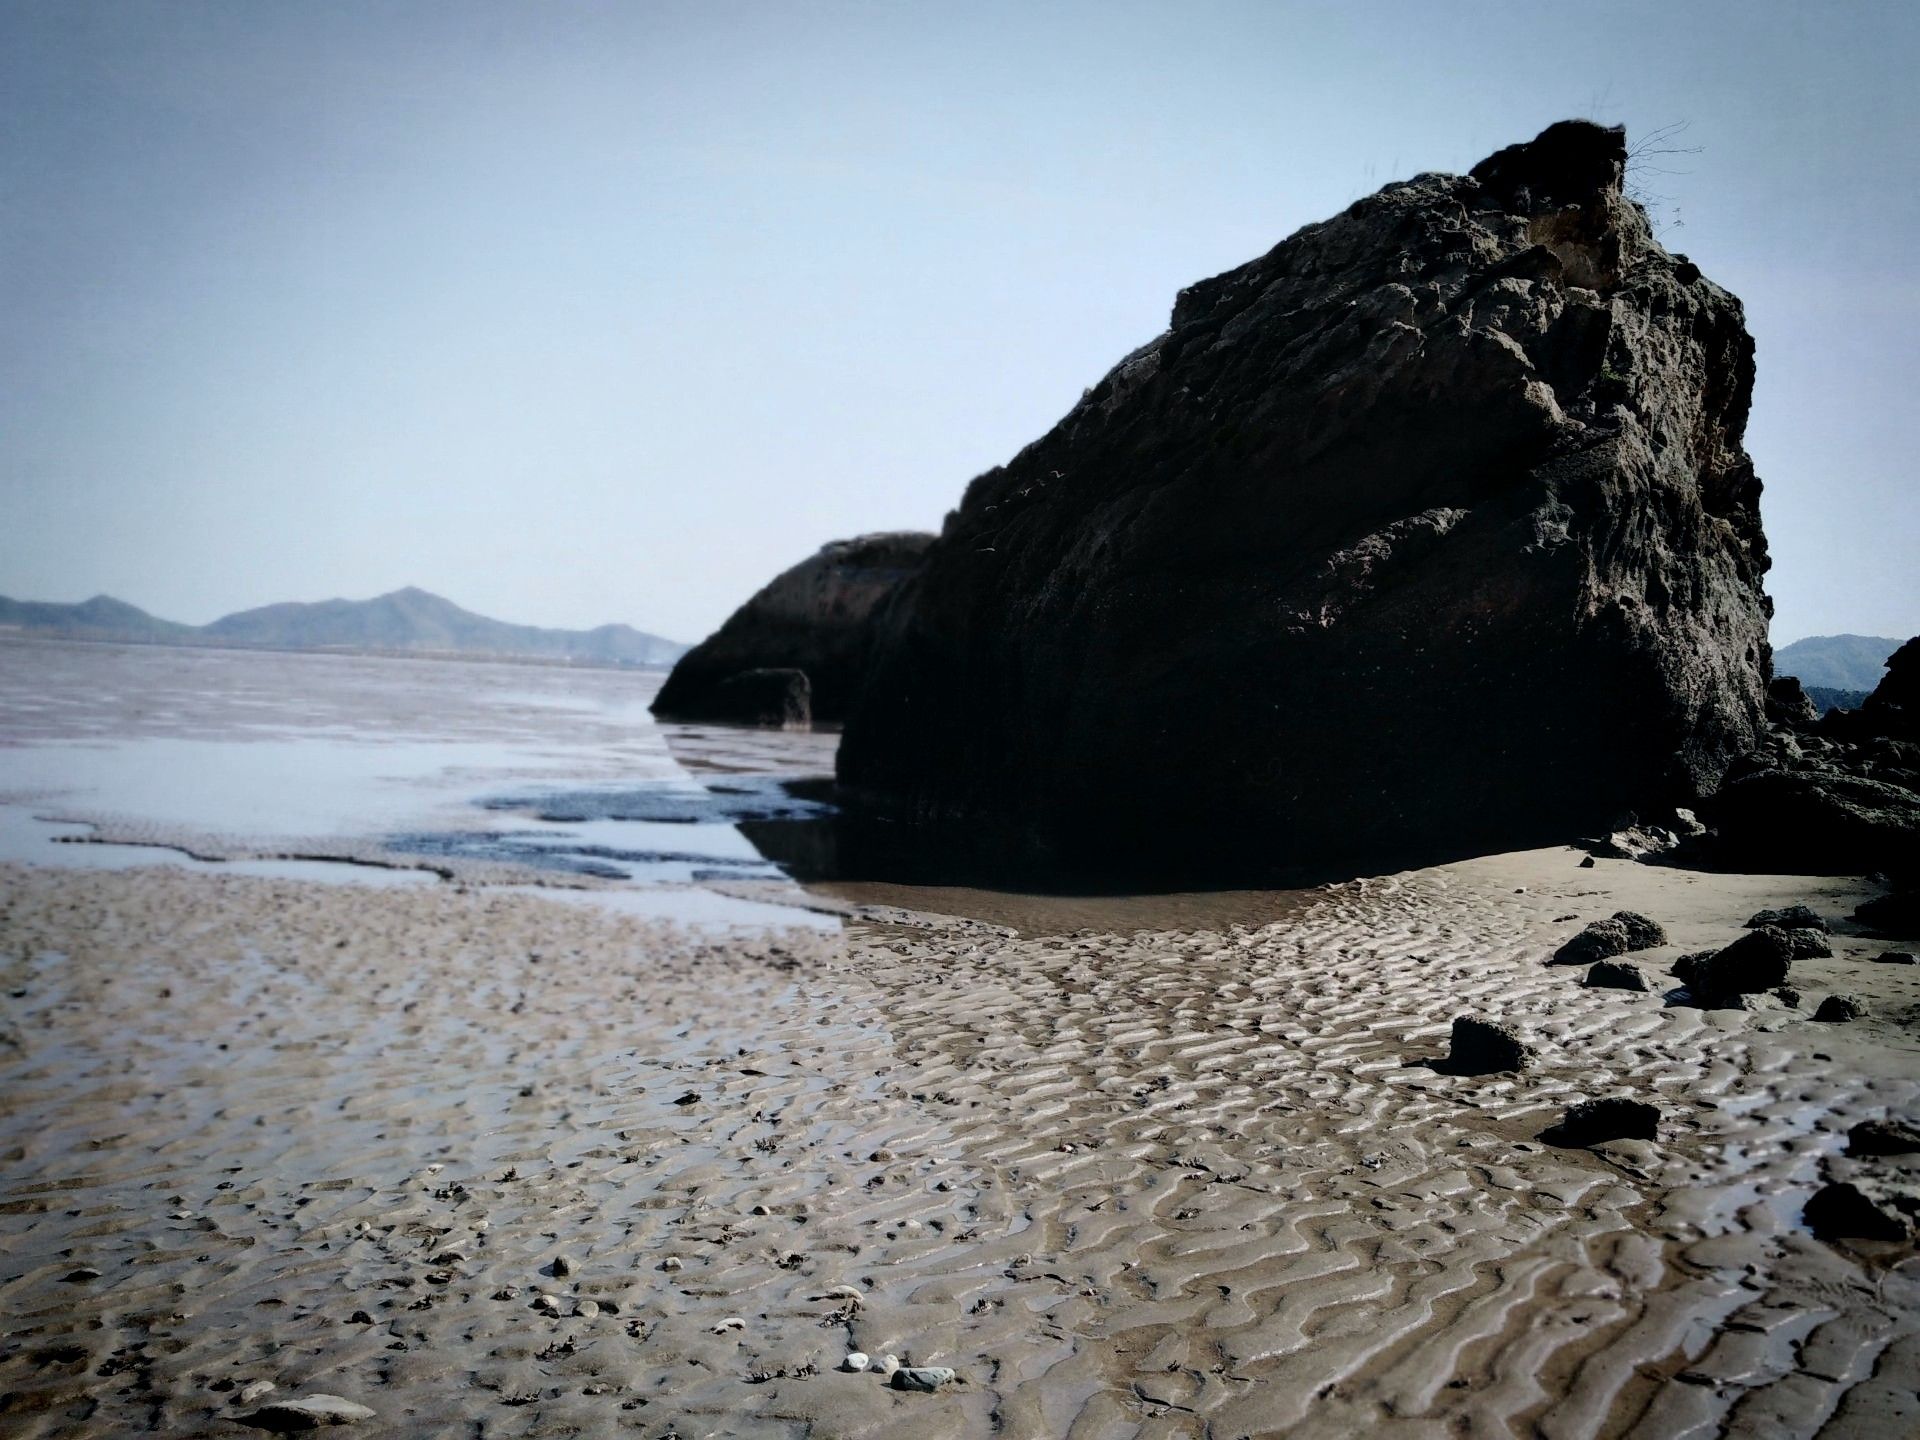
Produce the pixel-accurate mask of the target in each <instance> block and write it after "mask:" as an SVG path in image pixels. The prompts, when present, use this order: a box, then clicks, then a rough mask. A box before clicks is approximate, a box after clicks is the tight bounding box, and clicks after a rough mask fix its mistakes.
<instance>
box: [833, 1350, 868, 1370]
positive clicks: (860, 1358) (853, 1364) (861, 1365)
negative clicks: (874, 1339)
mask: <svg viewBox="0 0 1920 1440" xmlns="http://www.w3.org/2000/svg"><path fill="white" fill-rule="evenodd" d="M871 1364H873V1361H872V1360H870V1359H868V1358H867V1356H866V1354H865V1352H864V1351H860V1350H856V1351H854V1352H853V1353H852V1354H851V1355H849V1356H847V1358H846V1359H844V1360H842V1361H841V1362H840V1368H841V1369H842V1370H845V1371H846V1372H847V1373H848V1374H849V1375H858V1374H859V1373H860V1372H861V1371H862V1370H864V1369H866V1368H867V1367H868V1366H869V1365H871Z"/></svg>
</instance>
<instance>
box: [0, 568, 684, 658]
mask: <svg viewBox="0 0 1920 1440" xmlns="http://www.w3.org/2000/svg"><path fill="white" fill-rule="evenodd" d="M9 632H11V633H16V634H25V635H36V636H43V637H47V638H50V639H66V640H119V641H135V642H139V643H143V644H150V645H215V646H230V647H235V648H241V649H257V650H334V651H349V652H358V653H364V654H381V653H406V654H433V655H466V656H474V657H486V658H494V659H509V660H560V661H571V662H574V663H576V664H588V665H649V666H665V665H671V664H672V663H673V662H674V661H675V660H677V659H679V658H680V656H681V655H683V654H685V653H686V650H687V647H686V646H685V645H682V644H680V643H679V642H677V641H674V640H665V639H662V638H661V637H660V636H658V635H649V634H647V633H646V632H645V631H644V630H635V629H634V628H633V627H632V626H631V625H601V626H599V627H597V628H596V629H592V630H544V629H541V628H539V627H538V626H534V625H509V624H507V623H506V622H505V621H502V620H489V619H488V618H487V617H486V616H484V615H476V614H474V613H473V612H472V611H471V610H462V609H461V608H460V607H459V606H458V605H456V604H454V603H453V602H452V601H451V600H443V599H442V598H441V597H440V596H438V595H431V594H428V593H427V592H426V591H425V590H418V589H414V588H413V587H411V586H409V587H408V588H407V589H405V590H395V591H393V592H392V593H391V594H388V595H379V596H375V597H374V598H373V599H371V600H322V601H319V602H318V603H315V604H299V603H290V604H284V605H263V606H261V607H260V608H259V609H257V610H242V611H239V612H238V613H236V614H233V615H226V616H222V617H221V618H220V619H218V620H216V621H214V622H213V623H212V624H211V625H178V624H175V623H174V622H173V621H171V620H161V619H159V618H157V617H156V616H152V615H149V614H147V612H146V611H144V610H142V609H140V608H139V607H138V606H135V605H129V604H127V603H126V601H124V600H115V599H114V598H113V597H112V596H110V595H96V596H94V597H93V599H91V600H86V601H82V602H81V603H80V604H78V605H49V604H43V603H40V602H37V601H31V600H9V599H7V598H6V597H5V596H0V634H6V633H9Z"/></svg>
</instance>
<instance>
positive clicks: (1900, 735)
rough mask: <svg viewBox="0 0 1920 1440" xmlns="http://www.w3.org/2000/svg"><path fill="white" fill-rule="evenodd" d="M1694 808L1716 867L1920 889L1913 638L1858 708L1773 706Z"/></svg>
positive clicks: (1919, 657) (1919, 731)
mask: <svg viewBox="0 0 1920 1440" xmlns="http://www.w3.org/2000/svg"><path fill="white" fill-rule="evenodd" d="M1771 719H1772V722H1773V723H1772V724H1771V725H1769V726H1768V727H1767V728H1766V730H1765V731H1764V732H1763V734H1762V735H1761V737H1760V740H1759V742H1758V743H1757V744H1756V745H1755V746H1754V748H1753V749H1752V750H1750V751H1748V752H1747V753H1745V754H1743V755H1741V756H1740V757H1738V758H1737V759H1736V760H1735V761H1734V763H1733V765H1732V766H1731V767H1729V769H1728V772H1727V779H1726V783H1725V785H1723V786H1722V787H1721V790H1720V792H1719V793H1718V794H1717V795H1715V796H1714V797H1713V798H1712V799H1711V800H1710V801H1708V802H1707V803H1706V804H1705V805H1704V806H1703V807H1702V816H1703V818H1705V819H1706V820H1707V822H1708V823H1709V824H1710V825H1711V826H1712V827H1713V829H1714V832H1715V833H1714V835H1713V838H1712V840H1711V841H1710V842H1709V843H1708V844H1707V845H1706V846H1705V847H1704V852H1705V856H1706V858H1707V859H1708V860H1709V861H1710V862H1711V863H1715V864H1719V865H1725V866H1728V867H1733V868H1740V869H1750V870H1777V871H1782V872H1790V873H1799V874H1850V873H1859V872H1862V871H1869V870H1880V871H1885V872H1888V873H1890V874H1891V875H1893V876H1894V877H1895V878H1896V880H1898V881H1900V882H1902V883H1904V884H1907V885H1913V884H1916V883H1920V637H1916V638H1915V639H1912V640H1909V641H1907V643H1906V644H1904V645H1902V646H1901V647H1900V648H1899V649H1898V650H1897V651H1895V652H1894V654H1893V655H1892V656H1891V657H1890V658H1889V659H1888V661H1887V673H1886V677H1885V678H1884V679H1883V680H1881V682H1880V684H1879V686H1878V688H1876V689H1875V690H1874V691H1873V693H1872V694H1871V695H1869V696H1868V697H1867V698H1866V700H1865V701H1864V702H1863V703H1862V704H1861V706H1860V708H1859V709H1858V710H1836V711H1833V712H1830V713H1829V714H1826V715H1823V716H1821V717H1819V718H1818V719H1817V720H1809V719H1807V718H1806V717H1805V716H1804V715H1798V716H1795V715H1788V714H1785V713H1781V712H1779V711H1778V709H1777V708H1776V713H1775V714H1774V715H1773V716H1772V717H1771Z"/></svg>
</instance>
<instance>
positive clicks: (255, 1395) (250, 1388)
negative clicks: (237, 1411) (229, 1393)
mask: <svg viewBox="0 0 1920 1440" xmlns="http://www.w3.org/2000/svg"><path fill="white" fill-rule="evenodd" d="M273 1391H274V1384H273V1381H271V1380H255V1381H254V1382H253V1383H252V1384H251V1385H243V1386H241V1387H240V1397H239V1400H238V1402H237V1403H239V1404H241V1405H251V1404H253V1402H254V1401H256V1400H258V1399H259V1398H260V1397H261V1396H262V1395H271V1394H272V1393H273Z"/></svg>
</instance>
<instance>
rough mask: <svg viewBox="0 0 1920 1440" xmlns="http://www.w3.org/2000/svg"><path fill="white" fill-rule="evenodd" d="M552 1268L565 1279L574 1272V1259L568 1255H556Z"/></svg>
mask: <svg viewBox="0 0 1920 1440" xmlns="http://www.w3.org/2000/svg"><path fill="white" fill-rule="evenodd" d="M552 1270H553V1273H554V1274H555V1275H556V1276H558V1277H560V1278H561V1279H564V1278H566V1277H567V1276H569V1275H571V1274H572V1273H573V1261H572V1259H570V1258H569V1257H568V1256H565V1255H556V1256H554V1257H553V1265H552Z"/></svg>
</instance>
